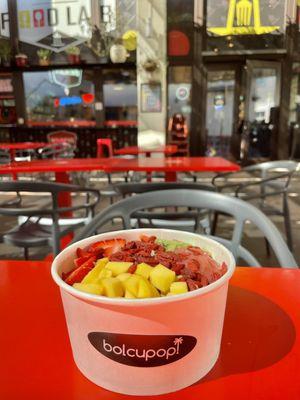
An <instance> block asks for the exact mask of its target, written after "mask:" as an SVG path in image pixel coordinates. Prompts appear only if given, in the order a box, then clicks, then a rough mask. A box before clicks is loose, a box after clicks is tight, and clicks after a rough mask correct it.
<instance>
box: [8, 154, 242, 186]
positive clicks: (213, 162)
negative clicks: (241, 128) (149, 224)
mask: <svg viewBox="0 0 300 400" xmlns="http://www.w3.org/2000/svg"><path fill="white" fill-rule="evenodd" d="M239 169H240V167H239V165H238V164H235V163H233V162H231V161H228V160H226V159H225V158H222V157H174V158H173V157H172V158H169V157H164V158H134V159H124V158H114V157H111V158H71V159H59V160H33V161H28V162H18V163H16V162H13V163H10V164H6V165H0V174H13V173H16V174H18V173H33V172H54V173H55V176H56V181H57V182H64V183H66V182H68V181H69V178H68V173H69V172H73V171H98V170H101V171H104V172H108V173H109V172H123V171H141V172H164V173H165V176H166V180H167V181H176V174H177V172H227V171H228V172H230V171H238V170H239Z"/></svg>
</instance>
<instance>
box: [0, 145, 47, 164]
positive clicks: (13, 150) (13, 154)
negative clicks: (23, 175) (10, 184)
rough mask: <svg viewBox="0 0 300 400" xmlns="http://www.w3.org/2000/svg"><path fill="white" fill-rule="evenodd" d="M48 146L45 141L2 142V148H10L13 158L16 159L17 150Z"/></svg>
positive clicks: (0, 146)
mask: <svg viewBox="0 0 300 400" xmlns="http://www.w3.org/2000/svg"><path fill="white" fill-rule="evenodd" d="M45 146H47V143H43V142H17V143H0V149H3V150H9V153H10V158H11V160H14V158H15V153H16V150H36V149H40V148H41V147H45Z"/></svg>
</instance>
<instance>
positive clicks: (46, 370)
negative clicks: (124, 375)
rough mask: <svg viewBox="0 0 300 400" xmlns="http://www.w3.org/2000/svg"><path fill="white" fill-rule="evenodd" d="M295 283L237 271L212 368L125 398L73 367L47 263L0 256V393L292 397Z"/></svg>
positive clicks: (267, 272)
mask: <svg viewBox="0 0 300 400" xmlns="http://www.w3.org/2000/svg"><path fill="white" fill-rule="evenodd" d="M299 287H300V271H299V270H289V269H286V270H284V269H275V268H274V269H273V268H238V269H237V271H236V272H235V274H234V276H233V278H232V280H231V285H230V288H229V294H228V303H227V311H226V316H225V325H224V332H223V340H222V350H221V354H220V357H219V360H218V361H217V363H216V365H215V367H214V368H213V370H212V371H211V372H210V373H209V374H208V375H207V376H206V377H205V378H203V379H202V380H201V381H199V382H198V383H196V384H194V385H193V386H190V387H188V388H186V389H184V390H182V391H180V392H177V393H173V394H169V395H165V396H155V397H137V396H136V397H130V396H122V395H119V394H116V393H112V392H109V391H106V390H104V389H101V388H99V387H98V386H96V385H94V384H93V383H91V382H90V381H88V380H87V379H86V378H85V377H84V376H83V375H82V374H81V373H80V372H79V370H78V369H77V367H76V366H75V364H74V362H73V360H72V354H71V348H70V344H69V339H68V334H67V328H66V324H65V320H64V315H63V309H62V305H61V300H60V295H59V291H58V288H57V287H56V286H55V284H54V283H53V282H52V279H51V276H50V264H49V263H46V262H37V261H32V262H30V261H0V318H1V329H0V354H1V358H0V398H1V399H3V400H19V399H24V400H25V399H26V400H27V399H30V400H40V399H51V400H52V399H55V398H57V399H67V400H94V399H95V400H100V399H101V400H120V399H124V400H125V399H137V400H138V399H144V400H147V399H149V398H153V399H154V400H159V399H164V400H200V399H201V400H214V399H222V400H254V399H255V400H256V399H257V400H258V399H259V400H283V399H284V400H285V399H286V400H299V399H300V369H299V365H300V312H299V310H300V295H299ZM182 373H184V371H182Z"/></svg>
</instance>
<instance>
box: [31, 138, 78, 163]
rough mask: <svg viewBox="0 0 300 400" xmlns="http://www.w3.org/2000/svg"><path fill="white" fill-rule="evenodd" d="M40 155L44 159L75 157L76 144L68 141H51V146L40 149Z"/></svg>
mask: <svg viewBox="0 0 300 400" xmlns="http://www.w3.org/2000/svg"><path fill="white" fill-rule="evenodd" d="M38 155H39V157H40V158H43V159H44V158H50V159H57V158H73V157H74V146H73V145H72V144H71V143H68V142H61V143H60V142H58V143H51V144H49V146H45V147H43V148H41V149H38Z"/></svg>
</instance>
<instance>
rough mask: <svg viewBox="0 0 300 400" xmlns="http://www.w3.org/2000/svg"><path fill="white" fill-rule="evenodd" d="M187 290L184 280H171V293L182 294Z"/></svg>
mask: <svg viewBox="0 0 300 400" xmlns="http://www.w3.org/2000/svg"><path fill="white" fill-rule="evenodd" d="M188 291H189V289H188V286H187V283H186V282H173V283H172V284H171V286H170V293H171V294H182V293H187V292H188Z"/></svg>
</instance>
